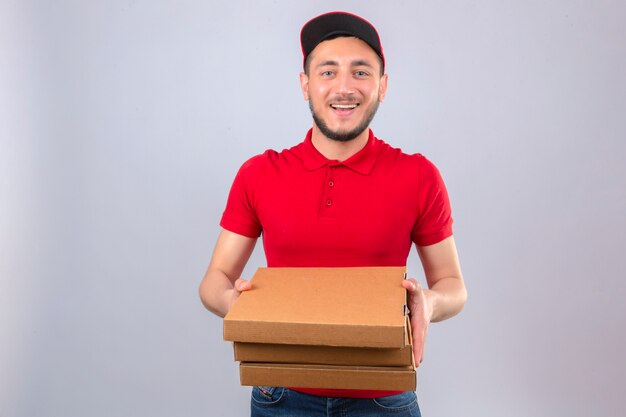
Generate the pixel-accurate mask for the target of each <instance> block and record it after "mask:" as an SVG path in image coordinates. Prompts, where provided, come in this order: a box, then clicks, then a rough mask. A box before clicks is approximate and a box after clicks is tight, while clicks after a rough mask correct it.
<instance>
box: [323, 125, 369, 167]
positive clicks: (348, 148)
mask: <svg viewBox="0 0 626 417" xmlns="http://www.w3.org/2000/svg"><path fill="white" fill-rule="evenodd" d="M369 134H370V133H369V129H365V130H364V131H363V132H362V133H361V134H360V135H359V136H357V137H356V138H354V139H352V140H349V141H346V142H341V141H338V140H333V139H329V138H328V137H326V136H325V135H324V134H323V133H322V132H321V131H320V130H319V129H318V128H317V126H315V124H314V125H313V132H312V134H311V142H312V143H313V146H314V147H315V149H317V151H318V152H319V153H321V154H322V155H324V157H325V158H326V159H330V160H332V161H340V162H341V161H345V160H346V159H348V158H350V157H351V156H352V155H354V154H356V153H357V152H359V151H360V150H361V149H363V148H364V147H365V145H367V140H368V139H369Z"/></svg>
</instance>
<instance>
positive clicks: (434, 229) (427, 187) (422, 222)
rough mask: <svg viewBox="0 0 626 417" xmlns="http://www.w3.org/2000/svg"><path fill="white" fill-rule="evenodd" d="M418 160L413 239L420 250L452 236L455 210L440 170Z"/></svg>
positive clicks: (422, 158) (423, 158) (421, 157)
mask: <svg viewBox="0 0 626 417" xmlns="http://www.w3.org/2000/svg"><path fill="white" fill-rule="evenodd" d="M419 157H420V161H419V172H418V190H417V195H418V216H417V219H416V222H415V225H414V226H413V230H412V233H411V238H412V240H413V242H415V244H416V245H418V246H428V245H433V244H435V243H438V242H440V241H442V240H444V239H445V238H447V237H449V236H452V209H451V207H450V199H449V198H448V191H447V190H446V186H445V184H444V182H443V179H442V178H441V174H440V173H439V170H438V169H437V167H436V166H435V165H434V164H433V163H432V162H430V161H429V160H428V159H426V158H425V157H423V156H422V155H419Z"/></svg>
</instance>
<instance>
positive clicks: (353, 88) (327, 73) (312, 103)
mask: <svg viewBox="0 0 626 417" xmlns="http://www.w3.org/2000/svg"><path fill="white" fill-rule="evenodd" d="M380 72H381V68H380V60H379V58H378V56H377V55H376V53H375V52H374V51H373V50H372V49H371V48H370V47H369V46H368V45H367V44H366V43H365V42H363V41H362V40H360V39H357V38H353V37H341V38H335V39H332V40H328V41H324V42H321V43H320V44H319V45H317V46H316V47H315V49H314V50H313V52H312V53H311V55H310V59H309V66H308V75H307V74H304V73H302V74H300V84H301V87H302V93H303V94H304V98H305V99H306V100H309V107H310V108H311V113H312V114H313V120H314V121H315V125H316V126H317V127H318V128H319V130H320V131H321V132H322V133H323V134H324V135H325V136H326V137H328V138H329V139H333V140H338V141H349V140H352V139H354V138H356V137H357V136H359V135H360V134H361V133H362V132H363V131H364V130H365V129H367V127H368V126H369V124H370V122H371V121H372V119H373V118H374V114H376V110H377V109H378V104H379V102H382V100H383V98H384V96H385V92H386V90H387V75H383V76H381V75H380Z"/></svg>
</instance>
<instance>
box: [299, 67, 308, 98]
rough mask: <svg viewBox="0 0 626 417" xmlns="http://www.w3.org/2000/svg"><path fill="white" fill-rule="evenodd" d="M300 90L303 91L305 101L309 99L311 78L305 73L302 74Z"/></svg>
mask: <svg viewBox="0 0 626 417" xmlns="http://www.w3.org/2000/svg"><path fill="white" fill-rule="evenodd" d="M300 88H301V89H302V96H303V97H304V99H305V100H308V99H309V76H308V75H306V74H305V73H304V72H301V73H300Z"/></svg>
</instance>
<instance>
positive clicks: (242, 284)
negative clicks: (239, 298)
mask: <svg viewBox="0 0 626 417" xmlns="http://www.w3.org/2000/svg"><path fill="white" fill-rule="evenodd" d="M250 288H252V283H251V282H250V281H247V280H245V279H243V278H239V279H238V280H237V281H235V290H236V291H238V292H243V291H248V290H249V289H250Z"/></svg>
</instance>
